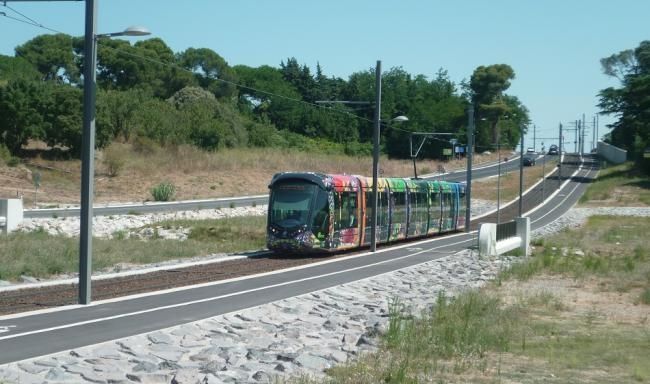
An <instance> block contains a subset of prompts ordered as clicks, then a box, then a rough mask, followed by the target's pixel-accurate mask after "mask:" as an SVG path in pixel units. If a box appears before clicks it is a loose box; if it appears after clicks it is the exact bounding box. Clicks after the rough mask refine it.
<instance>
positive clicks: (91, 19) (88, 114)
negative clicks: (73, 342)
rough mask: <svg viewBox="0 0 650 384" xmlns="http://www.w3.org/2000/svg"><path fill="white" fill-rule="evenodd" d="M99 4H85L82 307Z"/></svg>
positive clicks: (86, 290)
mask: <svg viewBox="0 0 650 384" xmlns="http://www.w3.org/2000/svg"><path fill="white" fill-rule="evenodd" d="M96 31H97V0H86V29H85V39H84V60H85V65H84V86H83V87H84V108H83V131H82V138H81V143H82V144H81V145H82V152H81V213H80V217H79V218H80V224H79V225H80V232H79V304H90V300H91V273H92V240H93V233H92V232H93V231H92V220H93V204H92V201H93V179H94V174H95V80H96V77H95V68H96V66H97V64H96V62H97V45H96V44H95V34H96Z"/></svg>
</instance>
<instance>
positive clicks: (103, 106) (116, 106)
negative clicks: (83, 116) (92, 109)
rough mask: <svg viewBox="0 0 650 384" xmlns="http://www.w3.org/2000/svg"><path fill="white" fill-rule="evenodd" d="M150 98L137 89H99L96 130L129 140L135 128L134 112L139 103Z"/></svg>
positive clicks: (114, 137) (112, 136)
mask: <svg viewBox="0 0 650 384" xmlns="http://www.w3.org/2000/svg"><path fill="white" fill-rule="evenodd" d="M150 98H151V96H150V95H149V94H147V93H146V92H144V91H142V90H138V89H130V90H126V91H117V90H112V89H109V90H106V91H104V90H101V89H100V90H99V92H98V93H97V130H98V131H102V132H106V134H107V135H109V136H110V138H111V139H116V138H118V137H120V136H121V137H122V138H123V139H124V141H129V139H130V138H131V136H132V134H133V133H134V130H135V129H136V124H135V120H134V119H135V113H136V111H137V110H138V107H139V106H140V104H142V103H143V102H144V101H145V100H148V99H150Z"/></svg>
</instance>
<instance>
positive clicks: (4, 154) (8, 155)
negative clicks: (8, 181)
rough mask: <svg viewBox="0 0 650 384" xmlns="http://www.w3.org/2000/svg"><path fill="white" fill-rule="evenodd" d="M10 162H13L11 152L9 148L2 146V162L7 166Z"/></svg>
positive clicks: (0, 149) (0, 157)
mask: <svg viewBox="0 0 650 384" xmlns="http://www.w3.org/2000/svg"><path fill="white" fill-rule="evenodd" d="M9 160H11V152H10V151H9V148H7V146H6V145H4V144H0V161H2V163H4V164H7V163H9Z"/></svg>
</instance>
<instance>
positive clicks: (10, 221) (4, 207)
mask: <svg viewBox="0 0 650 384" xmlns="http://www.w3.org/2000/svg"><path fill="white" fill-rule="evenodd" d="M22 222H23V200H22V199H0V230H2V233H5V234H6V233H7V232H11V231H13V230H14V229H16V228H17V227H18V224H20V223H22Z"/></svg>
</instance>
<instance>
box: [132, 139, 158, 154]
mask: <svg viewBox="0 0 650 384" xmlns="http://www.w3.org/2000/svg"><path fill="white" fill-rule="evenodd" d="M159 149H160V145H158V143H156V142H155V141H154V140H152V139H150V138H148V137H145V136H136V137H135V139H133V150H134V151H136V152H137V153H141V154H143V155H154V154H156V153H157V152H158V150H159Z"/></svg>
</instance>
